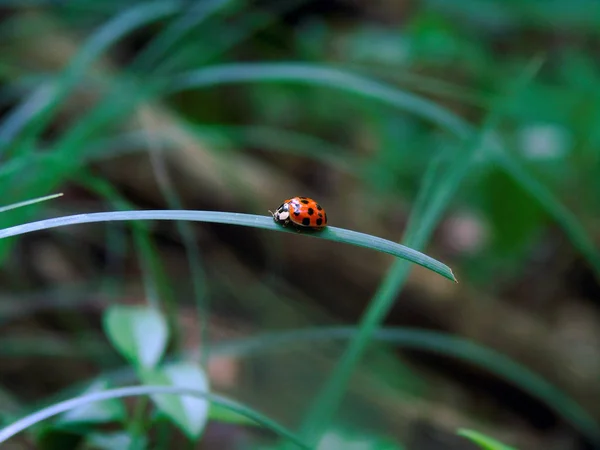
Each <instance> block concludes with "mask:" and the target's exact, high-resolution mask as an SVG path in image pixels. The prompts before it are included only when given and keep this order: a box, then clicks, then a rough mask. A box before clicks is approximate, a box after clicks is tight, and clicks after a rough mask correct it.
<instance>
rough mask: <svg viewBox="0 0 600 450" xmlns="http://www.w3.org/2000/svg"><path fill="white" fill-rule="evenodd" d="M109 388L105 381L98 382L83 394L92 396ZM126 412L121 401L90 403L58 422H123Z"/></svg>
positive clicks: (70, 412) (69, 412)
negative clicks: (93, 393)
mask: <svg viewBox="0 0 600 450" xmlns="http://www.w3.org/2000/svg"><path fill="white" fill-rule="evenodd" d="M107 388H108V382H107V381H105V380H98V381H96V382H95V383H93V384H92V385H90V387H88V388H87V389H86V390H85V391H84V392H82V394H91V393H92V392H100V391H104V390H106V389H107ZM125 416H126V411H125V405H123V403H122V402H121V400H120V399H115V398H113V399H109V400H104V401H102V402H96V403H88V404H85V405H81V406H79V407H77V408H73V409H71V410H70V411H67V412H65V413H64V414H62V415H61V416H60V417H59V419H58V422H59V423H61V424H65V423H74V422H76V423H81V422H88V423H89V422H93V423H107V422H121V421H123V420H124V419H125Z"/></svg>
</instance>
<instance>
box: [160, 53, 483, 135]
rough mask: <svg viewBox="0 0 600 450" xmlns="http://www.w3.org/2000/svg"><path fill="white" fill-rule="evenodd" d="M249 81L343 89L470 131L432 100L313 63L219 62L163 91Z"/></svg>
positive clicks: (175, 80) (182, 77)
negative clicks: (293, 83) (291, 83)
mask: <svg viewBox="0 0 600 450" xmlns="http://www.w3.org/2000/svg"><path fill="white" fill-rule="evenodd" d="M250 82H254V83H267V82H295V83H304V84H310V85H322V86H327V87H331V88H335V89H344V90H347V91H350V92H353V93H356V94H359V95H362V96H365V97H369V98H373V99H375V100H379V101H381V102H384V103H387V104H390V105H393V106H395V107H397V108H400V109H403V110H407V111H410V112H411V113H413V114H415V115H417V116H419V117H422V118H424V119H426V120H429V121H431V122H433V123H436V124H438V125H439V126H440V127H442V128H444V129H446V130H448V131H450V132H451V133H453V134H455V135H457V136H459V137H461V138H466V137H468V136H469V135H470V134H471V133H472V130H471V127H470V125H468V124H467V122H465V121H464V120H463V119H461V118H459V117H458V116H456V115H455V114H452V113H451V112H450V111H448V110H446V109H444V108H442V107H440V106H438V105H436V104H435V103H434V102H431V101H428V100H426V99H424V98H421V97H419V96H416V95H413V94H411V93H408V92H405V91H402V90H400V89H398V88H396V87H392V86H389V85H386V84H384V83H380V82H377V81H372V80H370V79H368V78H366V77H361V76H359V75H354V74H352V73H349V72H345V71H342V70H339V69H335V68H330V67H327V66H323V65H316V64H305V63H240V64H223V65H219V66H212V67H209V68H205V69H199V70H194V71H191V72H188V73H184V74H181V75H178V76H176V77H173V78H171V79H170V80H169V82H168V84H167V85H165V86H164V90H165V94H166V93H175V92H180V91H182V90H185V89H191V88H200V87H208V86H215V85H221V84H229V83H250Z"/></svg>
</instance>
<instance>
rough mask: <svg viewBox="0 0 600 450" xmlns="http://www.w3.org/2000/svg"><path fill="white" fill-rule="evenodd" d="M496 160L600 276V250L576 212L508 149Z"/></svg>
mask: <svg viewBox="0 0 600 450" xmlns="http://www.w3.org/2000/svg"><path fill="white" fill-rule="evenodd" d="M494 156H495V159H496V161H497V162H498V163H499V164H500V165H501V167H502V168H503V169H504V170H505V172H506V173H507V174H508V175H510V176H511V177H512V178H513V179H514V180H515V181H516V182H517V183H518V184H520V185H521V187H522V188H523V189H525V190H526V191H527V192H529V194H530V195H531V196H533V197H535V198H536V199H537V200H538V201H539V202H540V204H541V205H542V206H543V207H544V209H546V211H547V212H548V214H549V215H550V216H552V217H553V218H554V220H556V222H557V223H558V224H559V225H560V226H561V227H562V229H563V230H564V231H565V233H566V234H567V236H568V237H569V239H570V240H571V242H572V243H573V245H574V246H575V248H576V249H577V250H579V251H580V252H581V254H582V255H583V256H584V258H586V259H587V261H588V262H589V264H590V266H591V267H593V269H594V271H595V273H596V276H597V277H599V278H600V252H599V251H598V248H597V246H596V245H595V244H594V241H593V240H592V238H591V237H590V236H589V235H588V234H587V232H586V231H585V229H584V228H583V226H582V225H581V223H580V222H579V221H578V220H577V217H576V216H575V214H573V213H572V212H571V211H569V210H568V209H567V208H566V207H565V206H564V205H563V204H562V203H561V202H560V201H559V200H558V199H557V198H556V197H555V196H554V195H553V194H552V192H550V190H549V189H548V188H547V187H546V186H544V185H543V184H542V183H541V182H540V181H538V180H537V179H536V178H535V177H534V176H533V175H532V174H531V173H530V172H529V171H528V170H527V169H526V168H525V167H523V165H522V164H519V161H518V160H517V159H516V158H515V157H514V156H513V155H510V154H509V153H508V152H507V151H499V152H496V153H495V154H494Z"/></svg>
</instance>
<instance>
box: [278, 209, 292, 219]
mask: <svg viewBox="0 0 600 450" xmlns="http://www.w3.org/2000/svg"><path fill="white" fill-rule="evenodd" d="M277 217H278V218H279V220H288V219H289V217H290V212H289V211H281V212H280V213H277Z"/></svg>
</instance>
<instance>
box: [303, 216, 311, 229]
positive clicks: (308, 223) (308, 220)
mask: <svg viewBox="0 0 600 450" xmlns="http://www.w3.org/2000/svg"><path fill="white" fill-rule="evenodd" d="M302 225H304V226H305V227H307V226H309V225H310V219H309V218H308V217H305V218H304V219H302Z"/></svg>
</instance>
